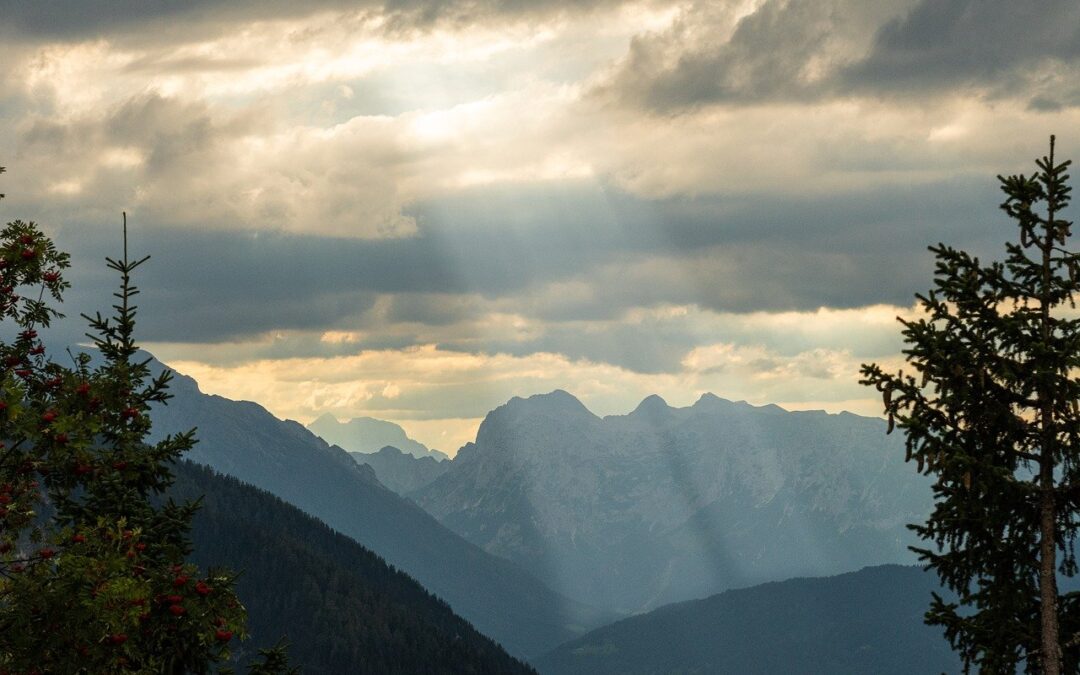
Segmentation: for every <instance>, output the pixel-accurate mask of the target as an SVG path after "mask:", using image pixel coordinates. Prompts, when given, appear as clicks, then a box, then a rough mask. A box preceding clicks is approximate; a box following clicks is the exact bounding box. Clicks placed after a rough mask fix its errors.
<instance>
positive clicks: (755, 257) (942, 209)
mask: <svg viewBox="0 0 1080 675" xmlns="http://www.w3.org/2000/svg"><path fill="white" fill-rule="evenodd" d="M996 201H997V197H996V195H995V194H994V188H993V185H991V184H982V183H979V184H975V185H972V184H970V183H965V182H963V181H955V182H951V183H944V184H940V185H936V186H932V187H919V188H916V187H911V188H909V189H907V190H903V189H895V188H892V189H889V190H882V191H879V192H869V193H863V194H859V195H849V196H840V197H827V198H826V197H823V198H817V199H810V198H803V199H796V198H790V197H789V198H780V199H778V198H775V197H773V198H769V199H763V198H762V199H758V198H754V197H747V196H740V197H737V198H735V197H732V198H711V199H699V200H668V201H663V202H645V201H641V200H638V199H634V198H631V197H628V196H626V195H624V194H622V193H617V192H591V191H565V190H563V191H556V192H554V193H552V192H545V191H542V190H535V189H534V190H528V191H525V192H524V193H523V192H521V191H513V192H512V193H510V192H503V193H502V194H491V193H483V192H478V193H475V194H473V195H471V196H469V197H464V196H462V197H457V198H454V199H447V200H442V201H439V202H432V203H427V204H423V205H421V206H418V207H416V209H415V214H416V217H417V220H418V223H419V227H420V231H419V233H418V235H417V236H415V237H410V238H403V239H384V240H357V239H336V238H328V237H317V236H306V235H290V234H281V233H278V234H274V233H259V234H252V233H245V232H213V231H204V230H190V229H183V228H180V229H177V228H169V227H161V226H160V224H159V225H158V226H155V227H146V228H142V227H133V236H132V238H133V242H132V245H133V250H134V251H145V252H149V253H152V254H153V255H154V258H153V259H152V261H151V262H150V263H149V264H148V265H147V267H146V268H145V269H144V270H143V271H141V274H140V278H139V284H140V286H141V287H142V288H143V290H144V295H143V298H144V300H143V301H144V303H146V308H145V311H144V314H143V325H142V329H143V333H142V336H143V339H144V340H147V341H155V340H168V341H217V340H228V339H240V338H243V337H250V336H252V335H255V334H258V333H261V332H265V331H273V330H286V329H304V330H314V331H321V330H328V329H334V328H344V329H351V328H356V327H369V328H374V327H379V328H382V329H385V328H386V327H387V325H391V324H396V323H411V324H418V325H426V326H429V327H438V326H445V325H449V324H452V323H454V322H456V321H470V320H476V319H478V317H479V316H480V312H481V309H482V307H480V306H478V304H477V303H475V302H471V301H469V300H468V297H467V296H469V295H474V296H478V297H479V298H484V300H483V302H485V303H495V304H496V305H497V304H498V303H500V302H505V304H506V306H507V307H508V308H510V309H508V311H512V312H514V313H519V314H523V315H525V316H527V317H529V318H532V319H535V320H537V321H540V322H542V323H545V324H555V323H561V322H573V321H579V320H580V321H589V320H598V319H609V318H613V317H616V316H618V315H619V313H621V312H622V311H624V310H626V309H628V308H632V307H638V306H650V305H661V304H666V303H675V304H697V305H700V306H703V307H707V308H710V309H716V310H721V311H757V310H764V311H768V310H792V309H797V310H807V309H816V308H817V307H820V306H832V307H857V306H861V305H865V304H871V303H877V302H891V303H896V304H905V305H906V304H908V303H910V301H911V294H912V293H913V292H914V291H917V290H922V289H923V288H924V287H925V286H926V284H927V281H928V279H929V273H930V259H929V256H928V255H927V254H926V253H925V245H926V244H927V243H930V242H934V241H937V240H946V241H950V242H955V243H957V244H959V245H963V246H966V247H968V248H974V249H975V250H986V251H989V252H996V249H997V242H999V241H1003V240H1004V239H1006V238H1008V237H1009V236H1010V234H1011V233H1010V232H1009V231H1008V226H1007V224H1002V225H1001V226H1000V227H989V226H987V225H986V223H994V222H1000V220H1001V219H1000V218H998V217H997V216H996V215H995V213H994V208H993V205H994V204H995V203H996ZM103 231H107V230H105V229H104V228H103V227H101V226H93V227H83V228H73V227H65V228H62V229H61V230H59V231H58V232H56V238H57V241H58V243H59V244H60V246H61V247H62V248H66V249H68V250H72V251H73V252H74V253H75V255H76V258H75V260H76V265H77V269H76V270H75V272H74V273H73V277H72V278H73V280H74V281H75V283H76V289H77V293H76V294H75V295H73V296H72V300H73V302H72V306H73V307H77V308H78V309H79V310H80V311H86V309H88V308H94V307H99V306H101V305H102V304H103V303H104V301H105V300H106V299H107V298H108V294H109V292H111V290H112V286H113V283H114V281H115V280H113V279H112V278H111V277H110V276H108V275H106V274H104V272H103V266H102V265H101V264H100V263H98V261H100V260H102V259H103V258H104V256H105V255H109V254H113V253H115V251H116V248H117V244H118V243H119V242H118V241H113V240H108V239H103V238H102V236H101V233H102V232H103ZM559 283H566V284H572V285H574V286H575V287H577V288H579V289H580V293H578V295H577V296H573V295H566V296H564V295H563V294H561V293H560V291H559V290H558V288H557V287H556V288H555V290H554V291H552V290H551V287H552V285H553V284H559ZM379 296H389V297H391V298H392V302H391V304H390V305H389V308H388V309H387V310H386V311H384V312H383V313H382V314H380V315H378V316H376V315H374V314H373V313H372V308H373V303H374V302H375V299H376V298H377V297H379ZM380 322H382V323H383V324H386V325H381V326H379V325H378V324H379V323H380ZM378 332H379V331H376V333H378ZM384 335H390V336H391V337H390V338H389V339H391V342H395V343H400V342H401V341H402V336H401V335H397V336H394V335H393V334H392V333H385V334H384ZM628 337H629V334H627V335H626V336H623V337H618V336H616V339H620V340H621V339H627V338H628ZM493 339H499V338H497V337H496V338H493ZM537 339H538V340H541V342H537V343H536V345H535V346H536V347H545V348H550V349H557V350H558V351H570V352H573V351H574V350H573V347H572V344H571V343H572V342H573V332H572V331H568V332H566V333H565V334H561V335H560V333H559V332H558V331H554V332H552V333H550V334H546V335H545V336H544V337H542V338H539V337H538V338H537ZM405 341H407V340H405ZM543 341H546V342H543ZM638 342H640V341H638ZM625 344H627V345H630V344H632V343H631V342H626V343H625ZM508 348H509V347H508ZM582 349H584V348H579V349H577V352H576V353H577V354H579V355H581V356H587V357H593V356H597V357H598V356H600V352H597V351H596V350H597V349H600V348H599V347H596V348H595V349H593V347H589V348H588V349H585V350H584V351H582ZM590 349H591V350H592V351H589V350H590ZM635 349H636V347H635ZM615 351H618V350H615ZM649 351H650V350H649V349H647V345H646V346H643V347H642V353H648V352H649ZM652 351H655V350H652ZM594 352H595V353H594ZM642 358H646V357H642ZM646 360H648V359H647V358H646ZM637 367H638V368H640V369H648V368H649V366H647V365H646V364H644V363H639V364H637ZM657 367H659V366H657Z"/></svg>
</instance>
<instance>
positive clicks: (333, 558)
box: [169, 406, 535, 675]
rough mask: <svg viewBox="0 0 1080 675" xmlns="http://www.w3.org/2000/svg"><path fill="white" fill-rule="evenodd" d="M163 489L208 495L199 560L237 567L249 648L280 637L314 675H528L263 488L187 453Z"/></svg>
mask: <svg viewBox="0 0 1080 675" xmlns="http://www.w3.org/2000/svg"><path fill="white" fill-rule="evenodd" d="M177 407H179V406H177ZM169 494H170V495H171V496H174V497H175V498H177V499H183V498H185V497H189V496H195V495H202V496H203V505H204V506H203V508H202V509H201V510H200V511H199V513H198V514H196V516H195V518H194V520H193V521H192V538H193V540H194V542H195V553H194V556H193V557H194V560H195V561H196V562H198V561H200V560H211V559H213V560H221V561H226V562H227V563H228V564H229V565H230V566H232V567H233V568H234V569H241V570H243V574H242V575H241V576H240V577H239V579H237V586H236V588H237V591H238V592H239V593H240V596H241V597H242V598H244V604H245V605H246V606H247V608H248V610H249V612H250V619H249V623H248V630H249V631H250V638H249V641H248V642H247V643H245V646H246V645H255V646H269V645H273V644H274V642H275V640H276V639H277V637H278V636H280V635H283V634H286V635H287V636H288V638H289V640H290V642H291V645H290V647H289V655H290V657H291V658H292V659H294V660H295V662H296V663H297V664H298V665H300V666H301V667H302V668H303V672H304V673H308V674H310V675H324V674H325V675H338V674H339V673H355V674H357V675H362V674H371V675H408V674H411V673H425V675H451V674H454V675H457V674H461V675H466V674H470V673H471V674H474V675H481V674H484V675H504V674H505V675H515V674H516V675H527V674H529V673H532V674H533V675H535V671H533V670H532V669H531V668H529V667H528V666H526V665H525V664H523V663H521V662H520V661H518V660H516V659H514V658H513V657H511V656H510V655H508V654H507V653H506V652H505V651H504V650H503V649H502V648H500V647H499V645H498V644H496V643H495V642H494V641H493V640H491V639H490V638H488V637H486V636H484V635H482V634H481V633H479V632H478V631H477V630H476V629H475V628H474V627H473V626H471V625H469V623H468V622H467V621H465V620H464V619H462V618H461V617H459V616H457V615H455V614H454V612H453V611H452V610H451V608H450V607H449V606H448V605H447V604H446V603H445V602H443V601H442V600H440V599H439V598H437V597H435V596H434V595H432V594H431V593H429V592H428V591H427V590H426V589H424V588H423V587H422V586H421V585H420V584H419V583H417V582H416V581H415V580H414V579H413V578H411V577H410V576H408V575H407V574H405V573H404V572H402V571H401V570H398V569H395V568H393V567H392V566H390V565H388V564H387V563H386V561H385V560H383V559H382V558H380V557H379V556H377V555H376V554H374V553H373V552H371V551H370V550H368V549H367V548H365V547H363V546H361V545H360V544H358V543H356V542H355V541H353V540H352V539H349V538H348V537H346V536H344V535H342V534H340V533H338V532H335V531H334V530H333V529H331V528H329V527H327V526H326V525H325V524H323V523H322V522H320V521H318V520H316V519H315V518H312V517H311V516H309V515H307V514H306V513H304V512H302V511H301V510H300V509H298V508H296V507H295V506H292V505H291V504H288V503H286V502H284V501H282V500H281V499H279V498H278V497H275V496H274V495H272V494H270V493H268V492H265V491H263V490H260V489H258V488H255V487H252V486H250V485H247V484H245V483H242V482H240V481H238V480H237V479H235V478H232V477H228V476H222V475H219V474H216V473H215V472H214V471H213V470H212V469H210V468H208V467H204V466H199V465H196V464H192V463H191V462H188V461H182V462H179V463H178V464H177V465H176V483H175V484H174V485H173V486H172V488H170V490H169Z"/></svg>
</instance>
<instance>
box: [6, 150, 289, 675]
mask: <svg viewBox="0 0 1080 675" xmlns="http://www.w3.org/2000/svg"><path fill="white" fill-rule="evenodd" d="M0 170H2V169H0ZM145 261H146V258H142V259H139V260H134V261H132V260H129V258H128V254H127V235H126V224H125V232H124V252H123V256H122V257H120V258H118V259H116V260H113V259H108V261H107V262H108V266H109V268H110V269H112V270H114V271H116V272H117V273H118V274H119V275H120V288H119V291H118V292H117V293H115V294H114V295H115V297H116V303H115V304H114V305H113V313H112V315H111V316H109V317H103V316H102V315H100V314H98V315H95V316H93V317H86V318H87V319H88V320H89V323H90V328H91V332H90V333H88V336H89V337H90V338H91V339H92V340H93V343H94V345H95V347H96V351H97V353H98V356H97V357H96V358H95V357H91V356H89V355H87V354H83V353H80V354H73V353H71V352H70V351H69V352H65V353H64V354H62V357H63V359H61V360H54V358H53V355H51V354H50V353H49V352H48V350H47V348H46V346H45V344H44V343H43V341H42V338H41V336H40V335H39V331H46V330H47V329H48V328H49V326H50V324H51V322H52V321H53V320H54V319H56V318H58V317H60V316H61V315H60V313H59V311H58V310H57V309H56V307H55V306H54V305H55V304H58V303H60V302H61V300H62V295H63V292H64V291H65V290H66V289H67V288H68V287H69V284H68V282H67V281H66V280H65V279H64V272H65V270H66V269H67V268H68V267H69V264H70V259H69V256H68V255H67V254H66V253H62V252H59V251H58V250H57V249H56V247H55V245H54V244H53V242H52V241H50V240H49V239H48V238H47V237H46V236H45V235H44V234H43V233H42V232H41V230H40V229H39V228H38V227H37V225H35V224H34V223H33V222H23V221H14V222H11V223H8V224H7V226H6V227H5V228H4V229H3V230H2V231H0V330H2V331H3V332H0V335H3V336H5V337H6V339H0V673H5V674H6V673H11V674H15V673H27V674H30V673H40V674H44V673H61V674H65V675H66V674H70V673H89V674H93V675H98V674H104V673H155V674H156V673H207V672H213V671H215V670H216V671H219V672H228V668H227V667H226V666H225V665H223V664H226V663H227V662H228V660H229V658H230V646H231V645H232V644H233V643H234V641H235V640H236V639H239V638H243V637H244V636H245V629H244V623H245V618H246V617H245V611H244V608H243V606H242V605H241V604H240V602H239V601H238V599H237V597H236V595H235V593H234V591H233V575H232V574H231V573H228V572H226V571H221V570H208V571H200V570H199V569H198V568H197V567H196V566H195V565H193V564H191V563H189V562H186V557H187V556H188V555H189V554H190V553H191V545H190V540H189V537H188V533H189V530H190V523H191V517H192V515H193V514H194V513H195V510H196V508H197V505H196V504H192V503H183V504H176V503H173V502H172V501H171V500H163V499H162V493H164V491H165V490H166V489H167V488H168V486H169V485H170V483H171V482H172V473H171V471H170V469H169V465H170V463H172V462H174V461H175V460H176V459H177V458H179V457H180V456H181V455H182V454H183V453H184V452H185V451H187V450H188V449H190V448H191V446H192V445H193V444H194V442H195V440H194V432H187V433H182V434H178V435H170V436H168V437H166V438H165V439H164V440H162V441H161V442H159V443H156V444H153V445H150V444H147V443H146V442H145V438H146V435H147V433H148V432H149V431H150V424H151V423H150V418H149V416H148V411H149V406H150V404H151V403H165V402H166V401H167V399H168V398H169V394H168V391H167V389H168V385H169V381H170V378H171V373H169V372H168V371H165V372H163V373H161V374H160V375H158V376H156V377H150V369H149V364H148V361H147V360H140V359H138V358H137V346H136V344H135V341H134V326H135V316H136V307H135V305H134V303H133V299H134V297H135V296H136V295H137V294H138V290H137V289H136V287H135V286H134V285H133V284H132V283H131V273H132V271H133V270H135V269H136V268H137V267H139V266H140V265H141V264H143V263H144V262H145ZM65 361H66V362H65ZM272 656H273V663H271V664H270V665H271V668H270V669H269V670H265V668H266V667H267V665H266V664H262V665H260V667H262V668H264V670H262V671H258V672H284V666H281V665H280V664H281V663H283V660H282V658H281V654H280V653H276V652H275V653H273V654H272ZM268 661H270V659H268ZM274 664H278V665H274Z"/></svg>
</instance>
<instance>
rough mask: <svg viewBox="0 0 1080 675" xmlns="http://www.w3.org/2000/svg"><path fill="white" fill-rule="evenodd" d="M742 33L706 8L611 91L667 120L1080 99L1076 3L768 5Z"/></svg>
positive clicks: (644, 40) (636, 50)
mask: <svg viewBox="0 0 1080 675" xmlns="http://www.w3.org/2000/svg"><path fill="white" fill-rule="evenodd" d="M732 24H733V19H732V16H731V15H730V12H729V11H727V10H726V8H725V6H724V5H722V4H719V3H711V2H702V3H698V4H696V5H694V6H693V7H692V8H691V9H690V10H689V11H688V12H687V13H686V15H685V16H684V17H683V19H682V20H681V21H679V22H677V23H676V24H675V25H674V26H673V27H672V28H671V29H670V30H667V31H665V32H661V33H658V34H651V35H647V36H643V37H640V38H638V39H637V40H635V42H634V43H633V45H632V47H631V50H630V53H629V55H628V57H627V59H626V60H625V62H624V63H623V64H622V67H621V68H620V69H619V70H617V71H616V73H615V74H614V76H613V77H612V78H611V80H610V81H609V82H607V83H606V84H604V85H602V86H601V87H600V91H601V92H603V93H606V94H608V95H613V96H616V97H617V98H619V99H622V100H624V101H629V102H634V103H636V104H639V105H643V106H645V107H647V108H649V109H652V110H656V111H661V112H671V111H678V110H683V109H687V108H694V107H697V106H702V105H712V104H751V103H757V102H761V101H806V100H819V99H823V98H836V97H847V96H853V95H873V96H891V95H921V96H925V95H927V94H928V93H930V92H937V91H941V90H945V89H953V90H957V89H960V90H963V89H967V88H976V89H979V90H982V91H983V92H984V94H985V95H987V96H989V97H1017V96H1019V97H1023V98H1028V99H1031V103H1032V105H1033V106H1037V107H1038V106H1041V107H1044V108H1057V107H1060V106H1062V105H1075V104H1076V103H1077V102H1078V101H1080V85H1077V84H1076V74H1077V68H1078V67H1080V5H1078V4H1077V3H1076V2H1073V1H1072V0H1051V1H1048V2H1041V1H1040V2H1036V1H1033V0H1020V1H1016V0H919V2H917V3H916V4H914V6H912V4H911V3H910V2H901V3H896V2H876V1H869V2H868V1H867V0H767V1H766V2H764V3H763V4H762V5H761V6H760V7H759V8H758V9H757V10H756V11H754V12H753V13H751V14H749V15H747V16H745V17H742V18H741V19H739V20H738V21H737V22H734V25H733V27H732ZM871 36H872V39H869V40H867V38H868V37H871Z"/></svg>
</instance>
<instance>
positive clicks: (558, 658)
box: [535, 565, 960, 675]
mask: <svg viewBox="0 0 1080 675" xmlns="http://www.w3.org/2000/svg"><path fill="white" fill-rule="evenodd" d="M931 591H938V592H941V591H940V587H939V586H938V584H937V577H936V576H935V575H934V574H933V573H928V572H924V571H923V570H922V569H919V568H916V567H899V566H891V565H890V566H883V567H873V568H867V569H864V570H861V571H859V572H853V573H849V574H842V575H840V576H835V577H829V578H824V579H792V580H790V581H783V582H777V583H769V584H764V585H761V586H755V587H753V588H747V589H742V590H734V591H727V592H725V593H721V594H719V595H714V596H712V597H709V598H706V599H704V600H694V601H691V602H685V603H679V604H676V605H667V606H665V607H661V608H659V609H657V610H654V611H652V612H649V613H648V614H643V615H640V616H635V617H632V618H630V619H625V620H623V621H619V622H617V623H615V624H612V625H610V626H605V627H604V628H600V629H598V630H595V631H593V632H591V633H589V634H588V635H586V636H584V637H581V638H578V639H576V640H573V641H571V642H569V643H567V644H565V645H562V646H560V647H559V648H557V649H556V650H554V651H553V652H551V653H550V654H547V655H546V656H543V657H541V658H540V659H537V660H536V662H535V664H536V666H537V668H538V669H539V670H540V672H542V673H544V675H664V674H667V673H671V674H675V673H679V674H684V673H739V674H740V675H774V674H775V673H785V674H790V675H863V674H865V673H874V675H911V674H912V673H927V674H929V673H941V672H951V673H955V672H958V671H959V667H960V661H959V659H957V658H956V656H955V654H954V653H953V652H952V651H951V650H950V649H949V645H948V643H947V642H946V641H945V638H944V637H943V632H942V629H941V628H940V627H929V626H926V625H925V624H923V620H922V617H923V614H924V613H925V612H926V609H927V606H928V604H929V601H930V593H931ZM945 595H947V594H945Z"/></svg>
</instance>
